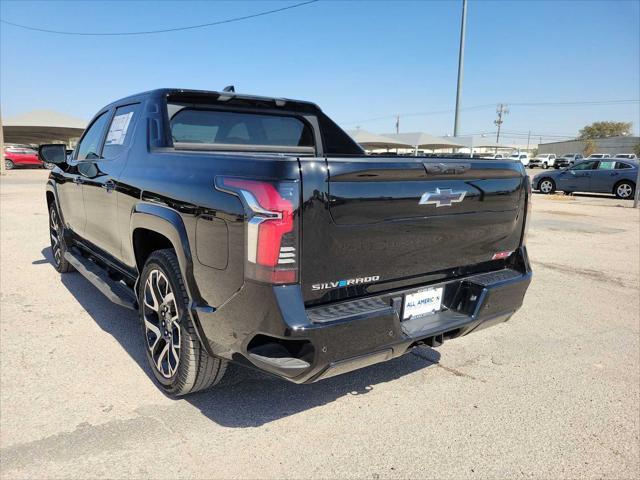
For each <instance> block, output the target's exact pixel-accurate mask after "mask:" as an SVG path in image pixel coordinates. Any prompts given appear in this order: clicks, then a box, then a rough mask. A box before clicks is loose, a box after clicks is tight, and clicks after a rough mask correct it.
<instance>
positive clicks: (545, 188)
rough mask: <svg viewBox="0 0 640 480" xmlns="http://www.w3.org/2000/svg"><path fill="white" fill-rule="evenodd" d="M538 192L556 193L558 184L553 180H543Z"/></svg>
mask: <svg viewBox="0 0 640 480" xmlns="http://www.w3.org/2000/svg"><path fill="white" fill-rule="evenodd" d="M538 190H540V191H541V192H542V193H544V194H549V193H553V192H555V191H556V182H554V181H553V180H552V179H551V178H543V179H542V180H540V183H539V184H538Z"/></svg>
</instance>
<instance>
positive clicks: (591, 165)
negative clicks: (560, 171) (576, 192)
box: [571, 161, 598, 170]
mask: <svg viewBox="0 0 640 480" xmlns="http://www.w3.org/2000/svg"><path fill="white" fill-rule="evenodd" d="M597 166H598V162H597V161H593V162H582V163H579V164H577V165H574V166H573V167H571V170H595V169H596V167H597Z"/></svg>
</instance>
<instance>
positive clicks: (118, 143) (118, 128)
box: [102, 103, 140, 158]
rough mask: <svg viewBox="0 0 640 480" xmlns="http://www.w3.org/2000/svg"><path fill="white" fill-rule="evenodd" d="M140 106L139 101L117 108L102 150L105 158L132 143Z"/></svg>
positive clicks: (111, 156) (114, 155) (116, 154)
mask: <svg viewBox="0 0 640 480" xmlns="http://www.w3.org/2000/svg"><path fill="white" fill-rule="evenodd" d="M139 107H140V104H139V103H134V104H133V105H125V106H123V107H118V108H116V112H115V114H114V116H113V120H111V125H110V126H109V131H107V138H106V139H105V141H104V148H103V150H102V156H103V157H104V158H114V157H116V156H118V155H119V154H120V153H121V152H122V151H123V150H124V149H125V148H126V147H127V146H129V145H130V143H131V137H132V136H133V126H134V125H135V121H136V120H137V117H138V109H139Z"/></svg>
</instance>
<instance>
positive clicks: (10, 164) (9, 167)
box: [4, 158, 15, 170]
mask: <svg viewBox="0 0 640 480" xmlns="http://www.w3.org/2000/svg"><path fill="white" fill-rule="evenodd" d="M13 167H15V164H14V163H13V161H12V160H9V159H8V158H7V159H5V161H4V168H6V169H7V170H13Z"/></svg>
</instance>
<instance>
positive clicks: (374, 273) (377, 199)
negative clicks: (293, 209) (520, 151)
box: [301, 157, 525, 304]
mask: <svg viewBox="0 0 640 480" xmlns="http://www.w3.org/2000/svg"><path fill="white" fill-rule="evenodd" d="M301 165H302V173H303V184H305V182H307V183H308V185H307V187H308V188H306V189H305V190H306V191H309V189H310V188H311V186H313V187H314V191H313V192H314V193H313V198H315V199H320V198H322V199H323V202H322V203H323V207H324V208H322V209H321V208H316V209H313V210H312V209H310V208H303V212H302V220H303V248H302V265H301V267H302V271H301V278H302V289H303V295H304V298H305V301H306V302H307V303H308V304H315V303H323V302H327V301H332V300H337V299H346V298H350V297H356V296H362V295H365V294H367V293H369V292H372V291H375V290H376V289H377V290H378V291H379V290H383V289H385V288H388V289H391V288H398V287H399V286H406V285H407V284H411V283H415V284H419V283H420V282H425V281H429V280H440V279H443V278H447V277H448V276H453V275H455V269H457V268H458V267H468V266H472V265H477V264H482V263H483V262H490V261H491V260H492V258H493V256H494V255H495V254H498V253H502V252H510V251H514V250H515V249H516V248H517V247H518V246H519V244H520V241H521V236H522V227H523V223H522V221H523V214H524V202H525V180H524V175H525V173H524V170H523V167H522V165H521V164H520V162H512V161H507V160H505V161H500V160H480V159H478V160H476V159H462V160H461V159H450V160H449V159H445V160H443V159H429V158H421V157H355V158H354V157H350V158H329V159H327V160H326V167H327V168H326V169H322V170H324V172H323V173H322V175H323V176H324V181H323V182H320V178H319V174H318V169H317V168H316V169H312V168H305V165H304V162H302V161H301ZM319 190H322V191H321V192H320V191H319ZM320 193H322V195H319V194H320ZM312 201H313V199H310V201H309V202H307V203H306V205H307V207H310V206H311V205H312ZM303 202H305V199H304V198H303ZM316 203H318V202H316ZM303 205H304V203H303Z"/></svg>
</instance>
